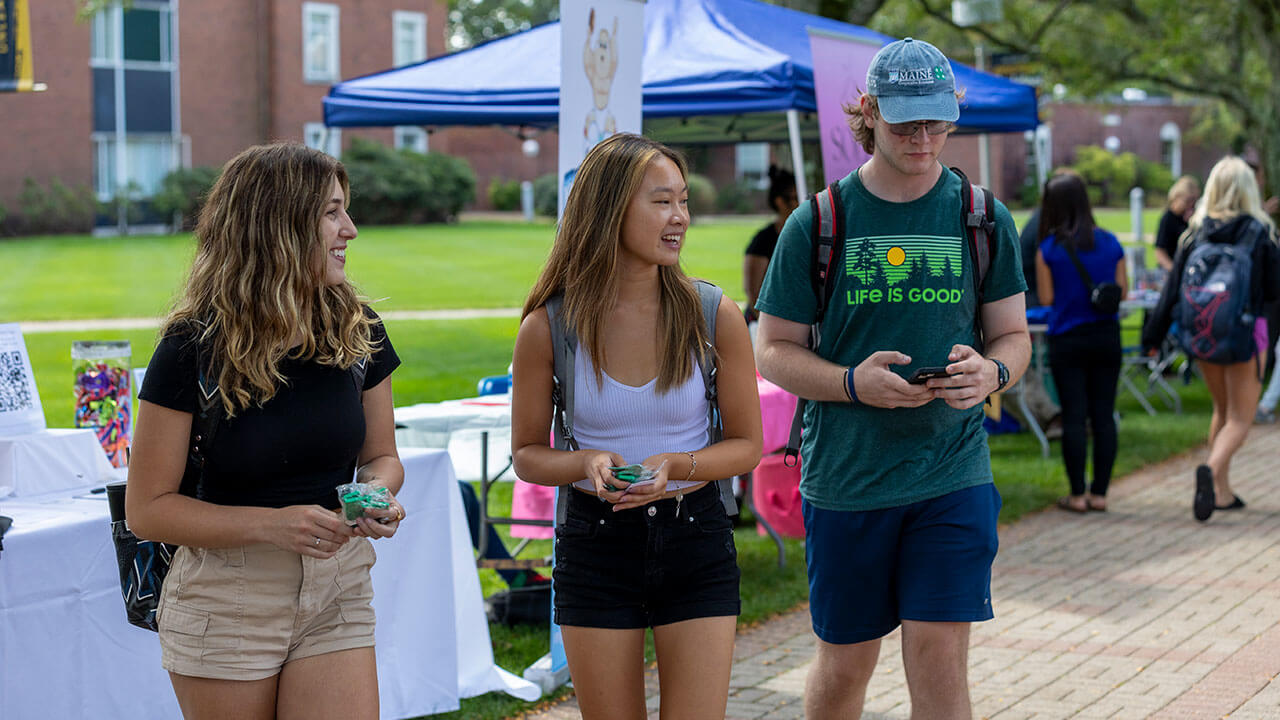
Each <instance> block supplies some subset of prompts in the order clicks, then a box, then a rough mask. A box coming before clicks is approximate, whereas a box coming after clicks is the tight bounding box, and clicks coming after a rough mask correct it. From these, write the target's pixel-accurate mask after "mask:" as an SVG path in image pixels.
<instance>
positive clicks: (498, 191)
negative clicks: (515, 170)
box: [489, 178, 520, 210]
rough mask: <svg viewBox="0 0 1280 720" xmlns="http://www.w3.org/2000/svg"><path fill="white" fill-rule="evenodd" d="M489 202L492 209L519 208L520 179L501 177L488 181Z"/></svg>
mask: <svg viewBox="0 0 1280 720" xmlns="http://www.w3.org/2000/svg"><path fill="white" fill-rule="evenodd" d="M489 204H490V205H492V206H493V209H494V210H519V209H520V181H519V180H503V179H501V178H494V179H493V180H491V181H489Z"/></svg>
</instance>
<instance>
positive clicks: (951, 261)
mask: <svg viewBox="0 0 1280 720" xmlns="http://www.w3.org/2000/svg"><path fill="white" fill-rule="evenodd" d="M963 251H964V244H963V243H962V242H961V241H960V238H958V237H955V236H949V237H948V236H940V235H878V236H877V235H872V236H867V237H861V238H847V239H846V240H845V253H844V257H845V260H844V265H845V275H846V276H847V279H848V282H849V283H850V286H851V287H849V289H848V290H847V291H846V295H845V301H846V302H847V303H848V304H849V305H862V304H869V303H900V302H907V303H958V302H960V300H961V298H963V297H964V291H963V284H962V283H960V282H959V280H960V277H961V274H962V273H963V270H964V259H963V257H962V253H963Z"/></svg>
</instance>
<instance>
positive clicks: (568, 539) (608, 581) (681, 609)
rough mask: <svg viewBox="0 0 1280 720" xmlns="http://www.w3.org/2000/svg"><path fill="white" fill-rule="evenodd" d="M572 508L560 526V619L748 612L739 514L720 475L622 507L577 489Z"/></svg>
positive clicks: (602, 623)
mask: <svg viewBox="0 0 1280 720" xmlns="http://www.w3.org/2000/svg"><path fill="white" fill-rule="evenodd" d="M567 510H568V512H567V516H566V518H565V521H564V523H562V524H561V525H560V526H559V527H557V528H556V550H555V553H556V564H555V572H554V575H553V580H554V583H555V620H556V623H557V624H560V625H572V626H578V627H596V628H616V629H630V628H644V627H653V626H657V625H667V624H669V623H674V622H680V621H682V620H692V619H694V618H702V617H721V616H726V615H737V614H738V613H739V612H741V609H742V603H741V600H740V599H739V596H738V576H739V572H738V551H737V549H736V548H735V547H734V544H733V522H732V521H731V520H730V519H729V516H728V515H726V514H725V511H724V506H723V505H722V504H721V503H720V495H719V491H718V489H717V488H716V485H715V483H711V484H708V485H706V486H704V487H702V488H700V489H699V490H696V491H694V492H693V493H691V494H689V495H685V496H684V497H683V499H681V500H680V501H679V502H677V501H676V500H675V499H674V498H673V499H668V500H659V501H657V502H653V503H649V504H648V505H644V506H642V507H638V508H632V509H630V510H623V511H621V512H616V513H615V512H614V511H613V505H611V504H609V503H607V502H601V501H600V500H599V499H598V498H596V497H594V496H592V495H587V494H586V493H582V492H578V491H577V490H570V491H569V500H568V508H567Z"/></svg>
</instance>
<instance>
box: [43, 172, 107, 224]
mask: <svg viewBox="0 0 1280 720" xmlns="http://www.w3.org/2000/svg"><path fill="white" fill-rule="evenodd" d="M49 203H50V205H51V206H52V210H53V213H52V217H53V222H54V228H53V231H54V232H60V233H87V232H90V231H92V230H93V218H94V215H95V214H96V213H97V211H98V198H97V197H96V196H95V195H94V193H93V189H92V188H90V187H89V186H88V185H81V186H79V187H76V188H69V187H67V186H66V185H63V184H62V182H61V181H60V180H58V179H56V178H55V179H54V180H51V181H50V182H49Z"/></svg>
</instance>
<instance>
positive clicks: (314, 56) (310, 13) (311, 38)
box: [302, 2, 342, 83]
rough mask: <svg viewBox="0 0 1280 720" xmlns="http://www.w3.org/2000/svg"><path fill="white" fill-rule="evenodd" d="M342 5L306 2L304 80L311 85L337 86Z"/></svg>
mask: <svg viewBox="0 0 1280 720" xmlns="http://www.w3.org/2000/svg"><path fill="white" fill-rule="evenodd" d="M338 57H339V56H338V6H337V5H332V4H330V3H317V2H304V3H302V79H303V81H305V82H309V83H334V82H338V81H339V80H340V79H342V77H341V71H340V69H339V66H338Z"/></svg>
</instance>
